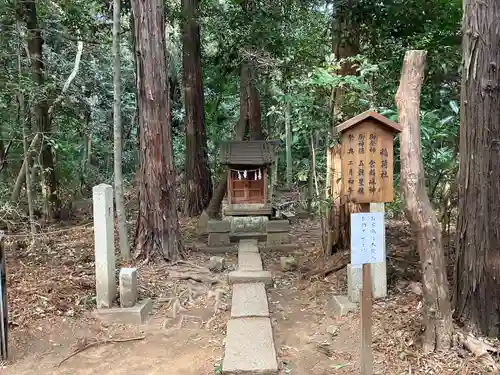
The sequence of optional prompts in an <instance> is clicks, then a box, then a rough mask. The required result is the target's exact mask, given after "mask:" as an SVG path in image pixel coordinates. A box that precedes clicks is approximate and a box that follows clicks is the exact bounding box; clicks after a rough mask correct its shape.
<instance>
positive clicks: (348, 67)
mask: <svg viewBox="0 0 500 375" xmlns="http://www.w3.org/2000/svg"><path fill="white" fill-rule="evenodd" d="M357 2H358V0H347V1H341V2H338V3H337V2H336V3H335V5H334V13H333V14H334V18H333V20H332V51H333V53H334V54H335V57H336V58H337V59H339V60H341V59H345V58H347V57H354V56H356V55H357V54H358V53H359V33H360V31H359V25H358V24H357V21H356V19H357V15H355V14H353V12H355V11H353V8H354V7H355V5H356V4H357ZM354 16H356V17H354ZM338 74H339V75H342V76H350V75H356V74H357V72H356V64H354V62H347V61H344V62H343V63H342V64H341V66H340V70H339V72H338ZM344 95H345V89H344V88H343V87H338V88H335V89H334V90H332V93H331V101H330V113H331V129H332V135H333V137H335V136H336V134H335V126H337V125H338V124H339V122H340V121H341V120H344V119H342V118H340V113H347V114H348V115H351V116H354V115H356V113H353V111H350V109H349V108H344V107H343V102H344ZM336 151H338V150H336V149H334V148H332V149H330V150H329V151H328V153H327V157H328V159H329V160H330V162H331V163H330V164H331V165H330V167H331V168H333V166H334V165H338V164H339V162H340V160H339V157H340V154H339V153H338V152H336ZM337 173H339V171H338V170H333V169H330V170H328V171H327V174H328V178H327V188H326V194H327V198H330V199H331V200H332V207H331V209H330V211H329V212H327V213H326V216H327V222H328V228H327V240H326V241H325V242H326V249H325V250H326V253H327V254H331V253H332V252H334V251H336V250H338V249H348V248H349V247H350V237H351V236H350V234H351V227H350V225H351V224H350V213H354V212H359V211H360V210H361V207H360V206H359V205H358V204H354V203H351V202H343V201H342V198H341V194H339V185H338V184H337V183H336V180H335V177H332V175H333V174H337Z"/></svg>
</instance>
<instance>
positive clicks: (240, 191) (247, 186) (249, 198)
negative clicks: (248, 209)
mask: <svg viewBox="0 0 500 375" xmlns="http://www.w3.org/2000/svg"><path fill="white" fill-rule="evenodd" d="M265 180H266V178H265V173H262V174H261V178H260V180H259V179H255V177H254V176H253V175H251V174H249V175H248V176H247V177H246V178H245V177H243V176H242V175H241V173H240V174H238V172H235V171H231V173H230V181H229V191H230V195H231V197H230V199H231V203H232V204H242V203H265V187H266V182H265Z"/></svg>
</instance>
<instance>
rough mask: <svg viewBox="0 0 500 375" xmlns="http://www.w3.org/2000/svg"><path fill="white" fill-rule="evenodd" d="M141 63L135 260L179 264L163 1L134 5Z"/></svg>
mask: <svg viewBox="0 0 500 375" xmlns="http://www.w3.org/2000/svg"><path fill="white" fill-rule="evenodd" d="M131 4H132V11H133V14H134V30H135V46H136V57H137V72H136V77H137V93H138V107H139V108H138V116H139V137H140V151H139V153H140V168H141V173H140V182H139V218H138V220H137V230H136V248H137V254H136V255H137V257H141V258H145V259H146V260H150V259H152V258H155V257H157V256H158V255H160V256H162V257H163V258H165V259H166V260H177V259H179V257H180V255H181V249H182V243H181V236H180V232H179V220H178V216H177V209H176V207H177V205H176V201H177V197H176V191H175V170H174V165H173V149H172V128H171V123H172V113H171V112H172V110H171V101H170V98H169V87H168V86H169V84H168V79H167V59H166V44H165V11H164V8H163V1H161V0H150V1H144V0H132V1H131Z"/></svg>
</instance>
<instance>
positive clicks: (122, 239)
mask: <svg viewBox="0 0 500 375" xmlns="http://www.w3.org/2000/svg"><path fill="white" fill-rule="evenodd" d="M113 55H114V56H113V86H114V90H113V91H114V93H113V139H114V142H113V143H114V159H115V160H114V172H115V173H114V174H115V181H114V182H115V204H116V217H117V221H118V237H119V243H120V254H121V257H122V259H123V260H125V261H128V260H130V247H129V244H128V232H127V214H126V212H125V202H124V198H123V173H122V150H123V141H122V116H121V105H120V104H121V97H120V96H121V82H120V80H121V65H120V0H114V1H113Z"/></svg>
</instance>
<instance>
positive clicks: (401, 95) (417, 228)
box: [396, 51, 453, 353]
mask: <svg viewBox="0 0 500 375" xmlns="http://www.w3.org/2000/svg"><path fill="white" fill-rule="evenodd" d="M425 57H426V52H425V51H408V52H406V54H405V57H404V61H403V69H402V72H401V82H400V84H399V88H398V91H397V93H396V104H397V107H398V116H399V122H400V124H401V126H402V128H403V131H402V132H401V135H400V144H401V151H400V152H401V194H402V198H403V201H404V203H405V213H406V217H407V219H408V221H409V222H410V225H411V227H412V230H413V232H414V233H415V236H416V239H417V249H418V252H419V255H420V263H421V266H422V284H423V299H424V301H423V302H424V308H423V313H424V325H425V333H424V336H423V349H424V351H425V352H427V353H428V352H433V351H437V350H441V349H446V348H448V347H449V346H450V345H451V339H452V328H453V326H452V319H451V306H450V301H449V299H448V279H447V275H446V261H445V257H444V250H443V245H442V239H441V228H440V225H439V222H438V220H437V216H436V213H435V212H434V210H433V209H432V206H431V202H430V200H429V196H428V195H427V191H426V188H425V178H424V167H423V163H422V159H421V157H420V148H421V146H420V91H421V88H422V81H423V79H424V68H425Z"/></svg>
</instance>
